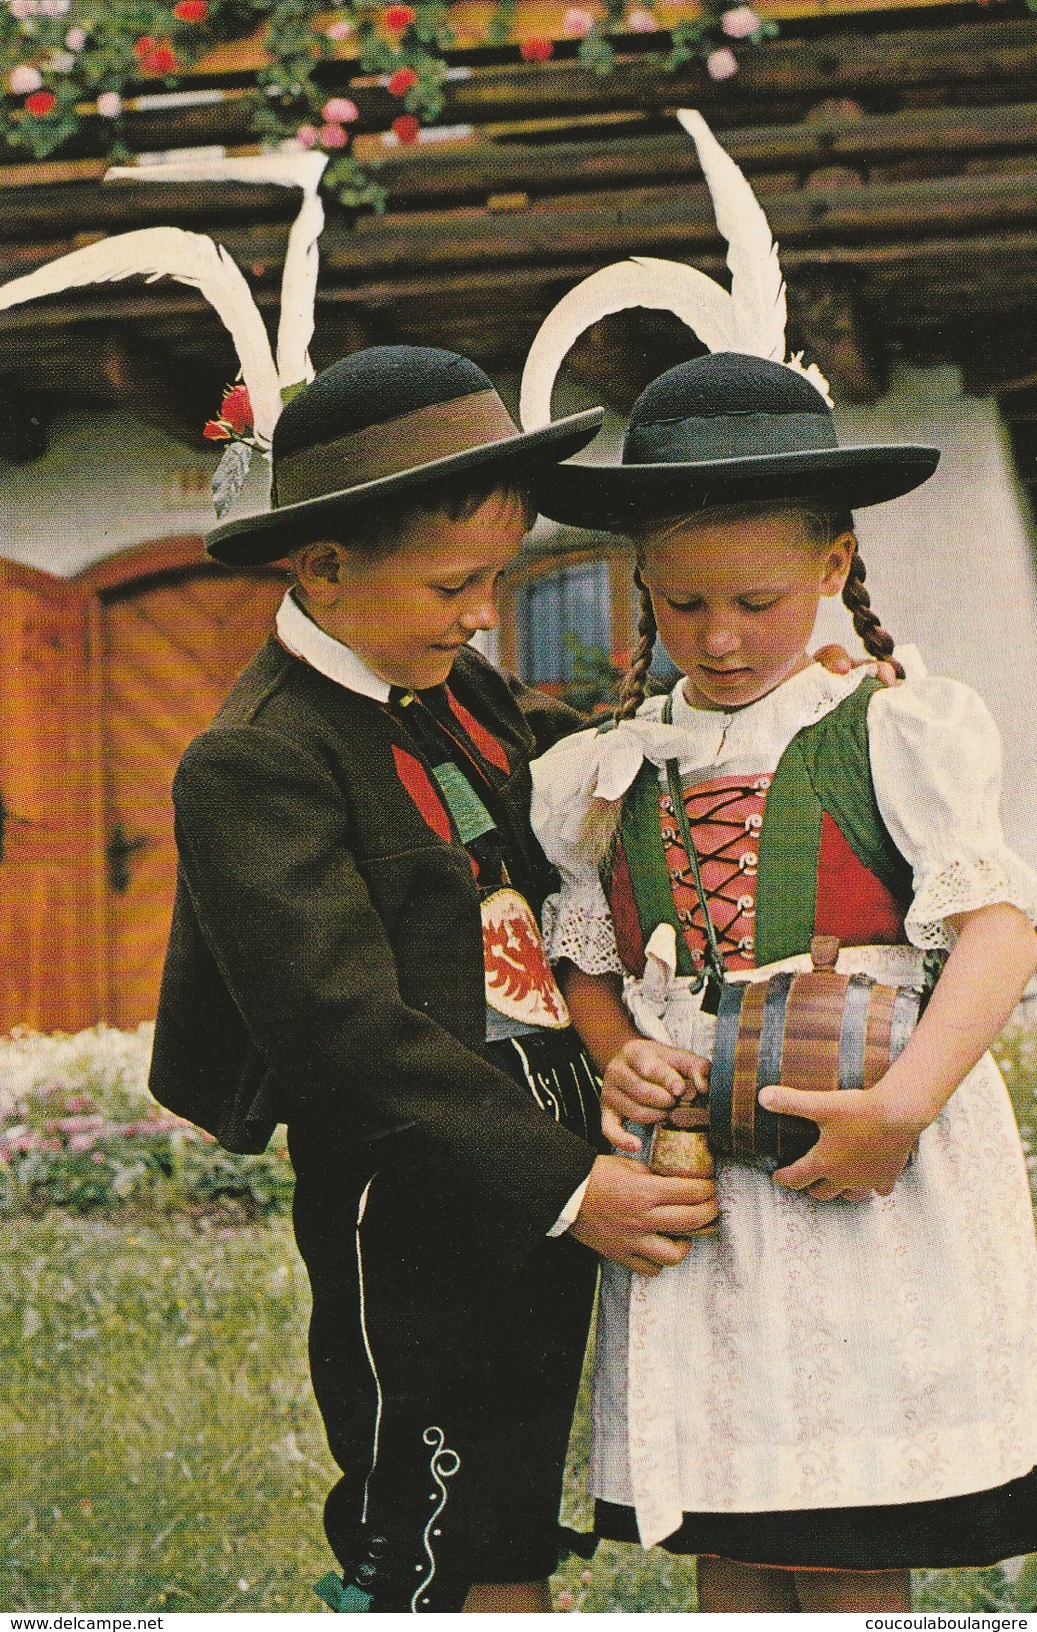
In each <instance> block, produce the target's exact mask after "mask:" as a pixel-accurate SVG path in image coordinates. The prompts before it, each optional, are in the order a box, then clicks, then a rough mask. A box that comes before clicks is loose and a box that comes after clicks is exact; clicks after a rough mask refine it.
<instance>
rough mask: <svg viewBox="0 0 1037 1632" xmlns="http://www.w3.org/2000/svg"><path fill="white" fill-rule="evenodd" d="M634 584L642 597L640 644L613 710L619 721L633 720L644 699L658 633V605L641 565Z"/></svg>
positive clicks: (638, 623) (638, 625) (639, 620)
mask: <svg viewBox="0 0 1037 1632" xmlns="http://www.w3.org/2000/svg"><path fill="white" fill-rule="evenodd" d="M634 584H635V587H636V588H637V592H638V594H639V596H640V598H641V599H640V608H639V613H638V620H637V645H636V647H635V648H634V656H633V658H632V660H631V663H630V667H629V668H628V669H627V672H626V674H625V675H624V676H623V684H622V685H621V686H620V688H619V701H618V702H617V703H616V707H615V710H614V712H613V719H615V720H616V721H617V723H618V721H619V720H629V719H632V718H633V716H634V715H635V714H636V713H637V711H638V709H639V708H640V706H641V704H642V703H643V702H644V696H645V692H646V691H647V689H648V671H649V669H650V668H651V666H652V653H653V651H654V650H655V637H656V633H657V630H656V624H655V608H654V606H653V605H652V597H651V595H649V593H648V590H647V589H646V588H645V583H644V579H643V578H642V577H641V569H640V567H637V568H636V569H635V571H634Z"/></svg>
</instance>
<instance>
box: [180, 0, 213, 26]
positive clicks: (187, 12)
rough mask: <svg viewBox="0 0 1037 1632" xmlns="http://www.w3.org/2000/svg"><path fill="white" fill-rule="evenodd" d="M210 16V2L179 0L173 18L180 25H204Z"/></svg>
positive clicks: (205, 0) (207, 0) (206, 0)
mask: <svg viewBox="0 0 1037 1632" xmlns="http://www.w3.org/2000/svg"><path fill="white" fill-rule="evenodd" d="M208 15H209V0H177V3H176V5H175V6H174V7H173V16H174V17H175V18H176V20H177V22H179V23H204V21H205V19H206V18H207V17H208Z"/></svg>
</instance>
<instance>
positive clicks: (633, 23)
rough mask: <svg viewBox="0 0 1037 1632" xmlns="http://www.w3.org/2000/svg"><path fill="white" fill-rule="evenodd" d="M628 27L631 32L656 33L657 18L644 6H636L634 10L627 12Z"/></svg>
mask: <svg viewBox="0 0 1037 1632" xmlns="http://www.w3.org/2000/svg"><path fill="white" fill-rule="evenodd" d="M627 28H628V29H629V30H630V32H631V34H654V33H655V29H656V22H655V18H654V17H653V16H652V14H651V12H650V11H648V10H646V8H645V7H644V6H636V7H635V8H634V10H633V11H630V12H628V13H627Z"/></svg>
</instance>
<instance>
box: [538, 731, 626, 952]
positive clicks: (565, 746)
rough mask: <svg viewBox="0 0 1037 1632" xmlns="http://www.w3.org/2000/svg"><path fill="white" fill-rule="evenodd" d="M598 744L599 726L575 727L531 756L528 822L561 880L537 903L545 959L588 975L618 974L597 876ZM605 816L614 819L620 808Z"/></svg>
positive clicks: (609, 922)
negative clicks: (592, 728)
mask: <svg viewBox="0 0 1037 1632" xmlns="http://www.w3.org/2000/svg"><path fill="white" fill-rule="evenodd" d="M602 741H603V739H602V736H601V734H600V733H599V732H597V731H579V732H577V733H576V734H575V735H574V736H571V737H566V738H565V739H564V741H562V742H560V743H558V744H557V746H556V747H554V748H552V749H550V750H549V752H548V753H546V754H544V755H543V757H542V758H541V759H537V760H534V761H533V763H532V765H531V767H530V770H531V773H532V777H533V799H532V805H531V807H530V819H531V822H532V826H533V832H534V833H535V834H536V836H537V838H538V839H539V841H540V845H541V848H542V849H543V851H544V854H545V855H546V856H547V859H548V861H550V862H551V864H552V865H553V866H554V867H556V868H557V869H558V873H559V876H560V878H561V888H560V889H559V890H558V891H557V892H556V893H555V894H554V895H549V896H548V898H547V900H546V901H545V902H544V908H543V931H544V946H545V948H546V950H547V955H548V957H549V958H550V959H551V960H552V962H555V963H557V962H559V961H560V960H561V959H562V958H566V959H568V961H569V962H570V963H574V964H575V965H576V967H577V968H578V969H582V970H583V971H584V972H585V973H586V974H588V975H608V974H616V975H621V974H622V973H623V965H622V963H621V962H620V957H619V953H618V951H617V950H616V935H615V930H614V928H613V925H612V914H611V912H610V911H609V904H608V902H607V900H606V899H605V892H604V890H603V889H602V887H601V880H600V878H599V876H598V863H599V859H600V856H601V853H602V849H603V834H602V832H601V823H600V822H595V821H594V818H593V816H592V806H593V804H594V803H595V801H594V800H593V798H592V789H593V787H594V784H595V781H596V775H597V770H598V767H599V763H600V758H601V751H602ZM611 815H612V818H613V819H615V817H616V816H617V815H618V806H615V807H614V808H612V810H611ZM606 820H607V816H606Z"/></svg>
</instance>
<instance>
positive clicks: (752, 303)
mask: <svg viewBox="0 0 1037 1632" xmlns="http://www.w3.org/2000/svg"><path fill="white" fill-rule="evenodd" d="M677 119H678V121H679V123H680V125H681V127H682V128H683V129H684V130H686V131H687V133H688V135H689V136H690V137H691V139H692V141H693V142H694V143H695V147H696V150H697V152H698V156H699V163H700V164H701V166H702V174H703V175H704V176H705V178H706V185H707V187H708V188H709V191H710V196H711V197H712V200H713V213H714V215H715V216H716V218H717V226H718V227H719V228H720V231H721V233H722V234H723V236H724V237H725V238H726V239H727V264H728V266H729V267H730V268H731V294H730V300H731V305H732V307H733V308H734V311H733V316H734V322H735V333H736V335H737V342H738V343H737V344H736V345H733V346H731V348H730V349H731V350H732V351H742V352H745V353H746V354H747V355H749V356H751V357H767V358H769V359H770V360H771V361H772V362H775V363H782V362H784V360H785V318H786V310H785V280H784V278H783V277H782V275H781V267H780V265H779V264H778V246H777V244H776V243H775V242H774V238H773V235H772V233H771V229H770V224H769V222H768V220H767V217H766V216H765V215H764V213H763V211H762V209H761V208H760V205H759V203H758V202H757V198H756V194H755V193H754V192H753V190H752V188H751V187H750V185H749V183H748V182H747V181H746V179H745V177H744V176H743V174H742V172H741V171H740V170H739V168H738V166H737V164H736V163H735V161H734V160H733V159H732V158H731V156H730V155H729V154H728V153H725V152H724V149H723V148H722V147H721V145H720V143H719V142H718V141H717V139H716V137H715V136H714V135H713V132H712V131H711V130H710V128H709V126H708V125H707V124H706V121H705V120H704V119H703V117H702V115H701V113H699V112H698V111H697V110H696V109H695V108H678V110H677ZM702 338H705V337H704V336H703V337H702ZM710 349H711V350H712V349H714V348H712V347H711V348H710Z"/></svg>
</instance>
